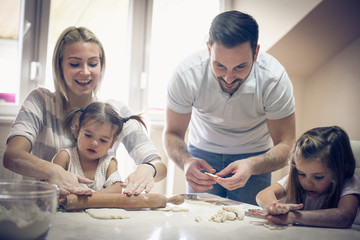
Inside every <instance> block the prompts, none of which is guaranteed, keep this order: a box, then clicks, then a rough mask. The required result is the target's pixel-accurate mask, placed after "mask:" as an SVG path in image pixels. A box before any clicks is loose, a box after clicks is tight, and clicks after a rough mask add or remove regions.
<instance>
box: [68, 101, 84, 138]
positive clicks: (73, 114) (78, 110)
mask: <svg viewBox="0 0 360 240" xmlns="http://www.w3.org/2000/svg"><path fill="white" fill-rule="evenodd" d="M79 113H81V115H80V116H79V119H80V120H79V122H80V121H81V120H82V119H83V118H84V115H85V114H84V109H83V108H75V109H72V110H70V111H69V112H68V113H67V114H66V115H65V116H64V120H63V128H64V131H65V133H66V135H67V136H69V137H70V138H71V139H72V140H73V141H75V142H76V138H75V135H74V128H73V126H74V121H75V120H76V119H77V118H76V116H77V115H78V114H79Z"/></svg>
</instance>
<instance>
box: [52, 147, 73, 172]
mask: <svg viewBox="0 0 360 240" xmlns="http://www.w3.org/2000/svg"><path fill="white" fill-rule="evenodd" d="M69 161H70V156H69V154H68V153H67V152H66V151H59V152H58V153H57V154H56V155H55V157H54V159H53V163H55V164H57V165H60V166H61V167H63V168H64V169H65V170H68V168H69Z"/></svg>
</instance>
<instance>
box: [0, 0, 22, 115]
mask: <svg viewBox="0 0 360 240" xmlns="http://www.w3.org/2000/svg"><path fill="white" fill-rule="evenodd" d="M19 20H20V0H15V1H12V0H3V1H2V2H1V3H0V22H1V23H5V22H6V23H11V24H1V25H0V66H1V74H2V76H1V80H0V82H1V90H0V104H1V105H2V106H3V107H5V106H11V105H15V104H17V103H18V101H19V82H20V78H19V75H18V74H17V73H18V72H19V69H20V67H19V62H18V59H19V58H18V53H19V52H18V37H19ZM4 113H6V112H4Z"/></svg>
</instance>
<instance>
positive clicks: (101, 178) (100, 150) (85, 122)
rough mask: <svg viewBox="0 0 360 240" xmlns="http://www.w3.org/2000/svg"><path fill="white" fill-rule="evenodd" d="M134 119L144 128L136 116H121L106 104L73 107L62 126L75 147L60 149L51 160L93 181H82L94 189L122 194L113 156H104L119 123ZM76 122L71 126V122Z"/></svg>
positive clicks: (116, 132) (116, 134)
mask: <svg viewBox="0 0 360 240" xmlns="http://www.w3.org/2000/svg"><path fill="white" fill-rule="evenodd" d="M131 119H133V120H136V121H138V122H139V123H140V124H142V125H143V126H144V127H145V128H146V125H145V123H144V121H143V120H142V118H141V116H140V115H132V116H130V117H126V118H123V117H121V116H120V114H119V113H118V112H117V111H116V110H115V108H114V107H113V106H112V105H111V104H109V103H103V102H93V103H90V104H89V105H88V106H87V107H86V108H76V109H73V110H72V111H70V112H69V113H68V114H67V115H65V117H64V122H63V123H64V129H65V131H66V132H67V134H68V135H69V136H70V137H72V138H73V140H74V145H75V147H72V148H67V149H63V150H60V151H59V152H58V153H57V154H56V155H55V156H54V158H53V160H52V161H53V163H55V164H58V165H60V166H62V167H63V168H64V169H65V170H67V171H70V172H71V173H74V174H76V175H79V176H81V177H86V178H88V179H91V180H93V183H92V184H87V185H85V184H82V186H83V187H84V188H90V189H91V190H92V191H94V192H97V193H99V192H101V193H122V187H123V186H124V185H123V182H122V179H121V177H120V174H119V171H118V169H117V160H116V158H115V156H111V155H108V150H109V149H111V148H112V146H113V145H114V143H115V142H116V140H117V136H118V135H119V134H120V132H121V130H122V128H123V125H124V124H126V122H127V121H129V120H131ZM74 121H76V124H75V129H74V128H73V125H74V124H73V123H74Z"/></svg>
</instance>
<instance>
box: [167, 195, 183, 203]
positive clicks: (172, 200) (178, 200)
mask: <svg viewBox="0 0 360 240" xmlns="http://www.w3.org/2000/svg"><path fill="white" fill-rule="evenodd" d="M166 202H167V203H172V204H176V205H180V204H182V203H183V202H184V197H183V196H181V195H175V196H172V197H169V198H167V199H166Z"/></svg>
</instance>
